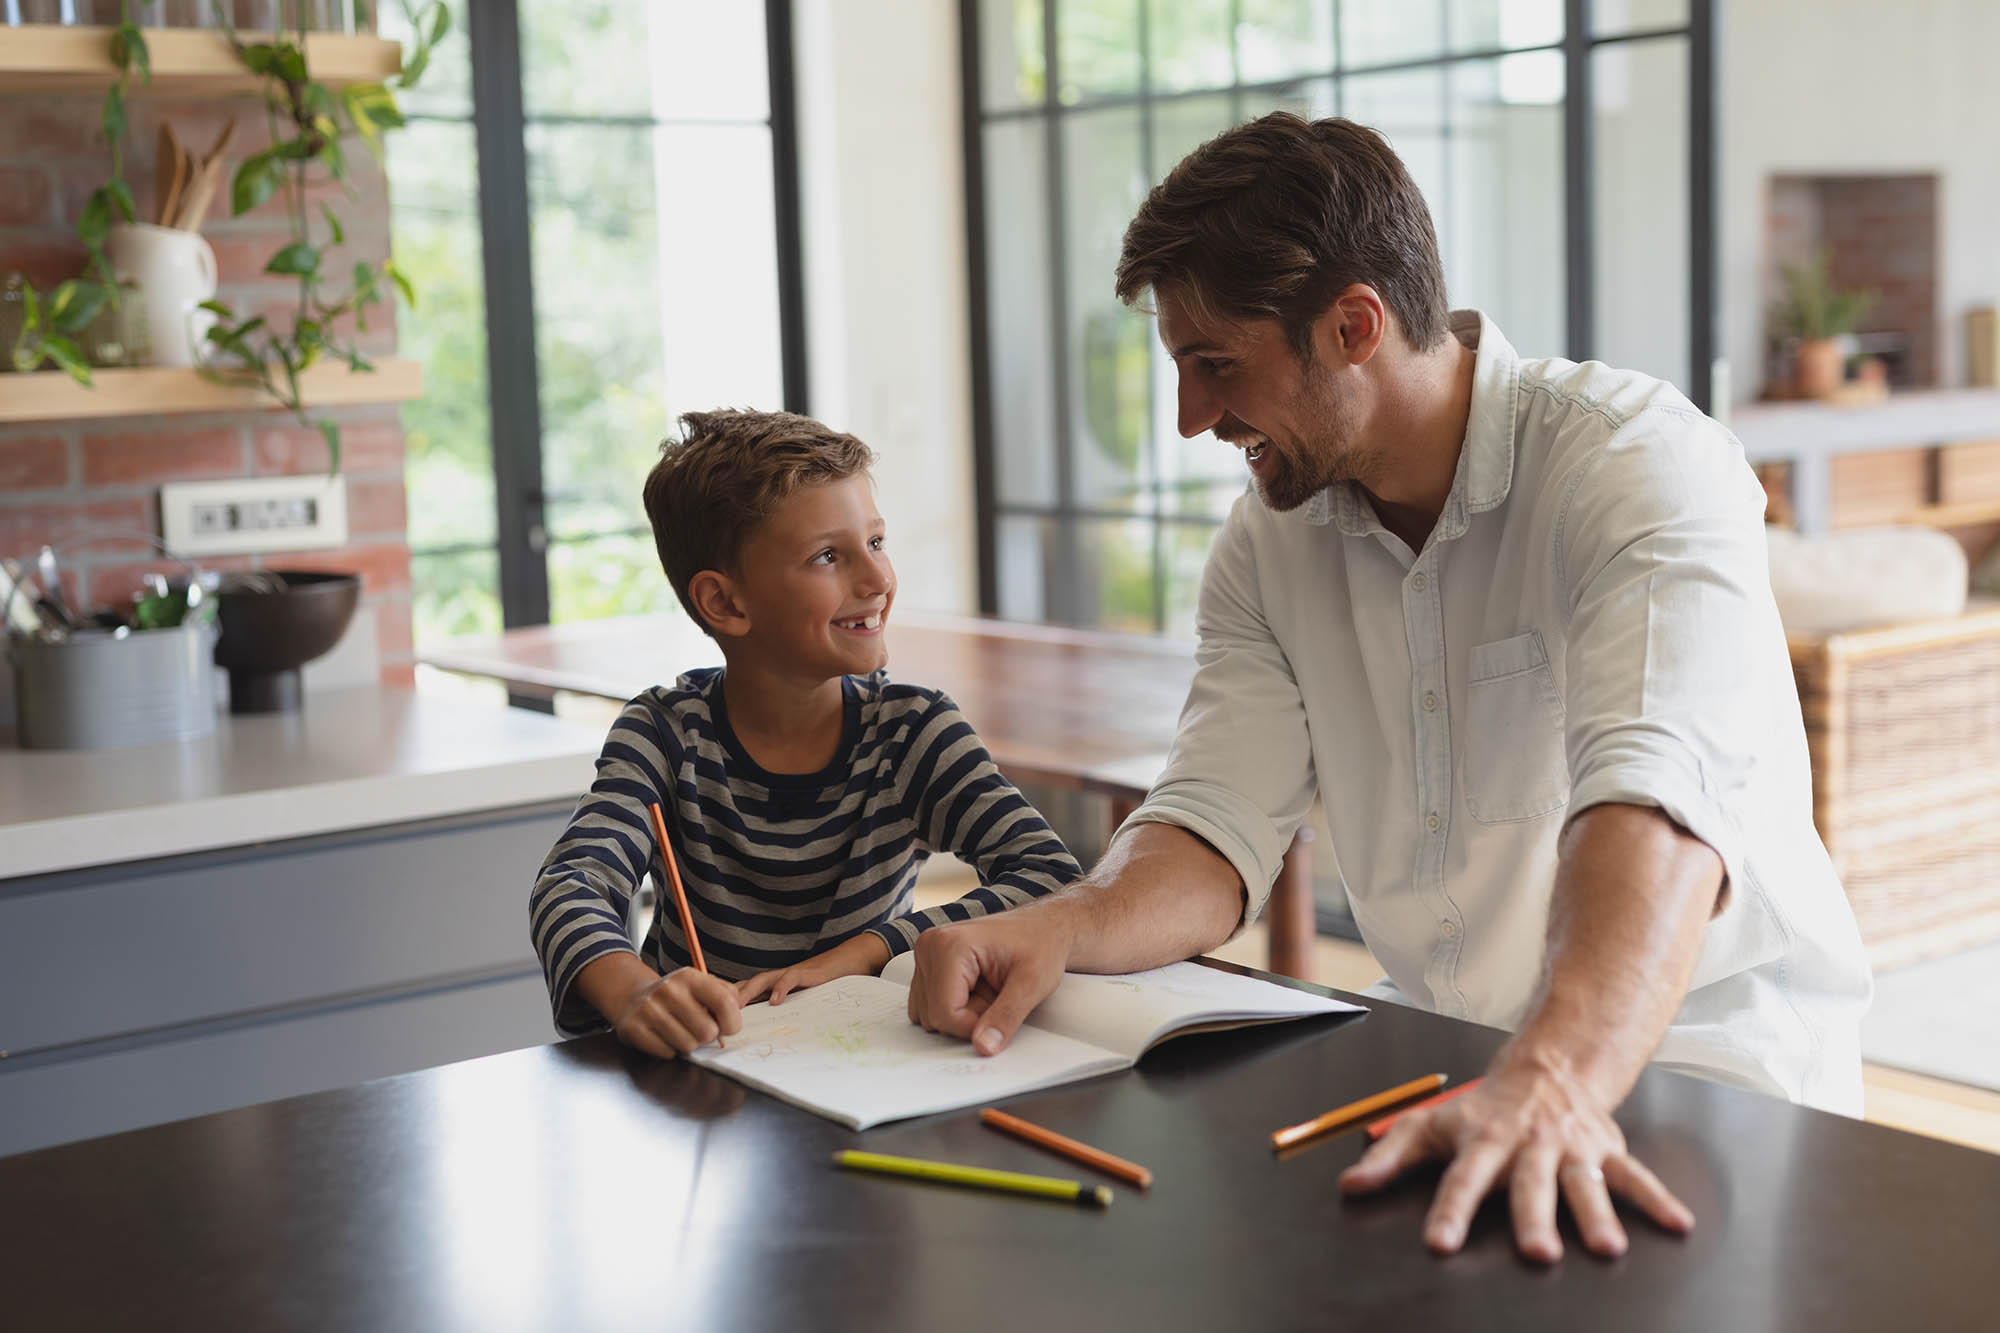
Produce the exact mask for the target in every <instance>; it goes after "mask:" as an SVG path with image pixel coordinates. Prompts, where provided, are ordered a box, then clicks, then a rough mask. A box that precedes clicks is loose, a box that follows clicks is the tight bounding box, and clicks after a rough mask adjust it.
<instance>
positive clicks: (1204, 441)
mask: <svg viewBox="0 0 2000 1333" xmlns="http://www.w3.org/2000/svg"><path fill="white" fill-rule="evenodd" d="M1233 115H1234V108H1233V105H1232V103H1231V100H1230V98H1229V97H1228V96H1227V95H1226V94H1225V95H1220V96H1215V97H1187V98H1177V99H1175V100H1174V101H1171V102H1161V103H1157V104H1156V105H1155V106H1154V108H1153V119H1154V129H1153V152H1154V170H1153V176H1154V178H1155V179H1158V178H1159V177H1162V176H1165V175H1166V173H1167V172H1169V171H1171V170H1173V168H1174V166H1175V165H1176V164H1177V163H1178V162H1179V161H1180V160H1181V158H1182V157H1184V156H1186V155H1187V154H1188V153H1189V152H1191V151H1193V150H1194V149H1195V148H1197V147H1199V146H1200V145H1201V144H1202V143H1203V142H1205V141H1206V140H1208V139H1211V138H1214V137H1215V136H1216V135H1217V134H1220V133H1221V132H1222V131H1224V130H1226V129H1228V128H1229V126H1230V124H1231V122H1232V119H1233ZM1145 336H1146V344H1147V351H1148V354H1149V374H1150V392H1151V395H1152V404H1153V408H1152V414H1151V423H1152V436H1153V457H1154V458H1156V459H1157V460H1158V464H1157V466H1158V481H1157V486H1158V490H1159V495H1158V498H1157V500H1155V501H1153V502H1152V503H1151V504H1149V505H1148V506H1147V507H1149V508H1151V507H1155V506H1157V507H1159V508H1161V509H1163V510H1165V511H1167V512H1175V511H1178V510H1181V509H1182V508H1184V507H1187V506H1189V505H1193V506H1195V507H1196V511H1197V512H1201V513H1206V512H1208V510H1207V505H1208V499H1207V491H1208V489H1209V488H1210V486H1211V484H1212V482H1213V480H1214V479H1215V478H1216V477H1218V476H1220V477H1223V478H1224V479H1225V480H1230V479H1233V481H1234V484H1235V486H1236V489H1238V490H1240V489H1242V473H1243V470H1242V467H1241V466H1240V465H1239V464H1238V463H1237V462H1236V457H1237V453H1236V450H1234V449H1232V448H1230V447H1229V446H1228V445H1225V444H1222V443H1221V442H1219V441H1218V440H1217V439H1216V438H1215V436H1213V435H1211V434H1210V433H1208V432H1207V431H1203V432H1202V433H1201V434H1199V435H1197V436H1195V437H1194V438H1193V439H1192V440H1184V439H1182V438H1181V433H1180V421H1179V418H1180V403H1179V383H1180V380H1179V374H1178V372H1177V371H1176V370H1175V368H1174V363H1173V361H1172V360H1171V359H1170V358H1169V357H1168V356H1167V355H1166V350H1165V349H1164V348H1162V347H1161V346H1160V338H1159V331H1158V329H1157V327H1156V326H1155V324H1154V321H1153V320H1152V319H1151V318H1150V317H1149V318H1147V320H1146V328H1145Z"/></svg>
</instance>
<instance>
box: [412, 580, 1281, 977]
mask: <svg viewBox="0 0 2000 1333" xmlns="http://www.w3.org/2000/svg"><path fill="white" fill-rule="evenodd" d="M888 637H889V674H890V676H891V677H892V678H894V679H896V680H905V681H909V682H911V683H912V684H917V685H928V686H931V687H933V688H936V689H941V690H944V691H945V692H946V693H948V694H950V695H951V696H952V698H953V699H955V700H956V701H957V702H958V706H959V707H960V708H961V709H962V710H963V711H964V713H965V716H966V719H967V720H968V721H970V722H971V723H972V726H973V729H974V730H975V731H977V732H978V733H979V736H980V739H981V740H982V741H984V742H985V743H986V748H987V750H988V751H989V752H990V753H991V754H992V755H993V762H994V763H996V764H998V765H999V766H1000V771H1001V772H1003V773H1005V774H1006V775H1007V776H1008V777H1009V778H1011V779H1013V780H1014V781H1015V782H1019V783H1038V784H1040V785H1043V786H1048V787H1055V788H1059V789H1063V790H1070V791H1088V792H1095V793H1097V794H1099V795H1102V796H1107V797H1109V798H1110V801H1111V814H1112V819H1113V822H1114V825H1115V824H1116V823H1122V822H1123V820H1124V818H1125V816H1126V815H1128V814H1130V813H1131V812H1132V810H1133V809H1134V808H1135V807H1136V806H1137V805H1138V803H1139V802H1140V801H1141V800H1143V799H1144V798H1145V795H1146V790H1147V788H1149V787H1150V786H1151V785H1152V783H1153V779H1154V778H1155V777H1157V776H1158V774H1159V772H1160V770H1161V769H1163V768H1164V767H1166V759H1167V749H1168V747H1169V746H1171V745H1172V744H1173V739H1174V729H1175V727H1176V725H1177V724H1178V723H1179V721H1180V712H1181V704H1182V703H1183V702H1185V701H1186V699H1187V690H1188V684H1189V682H1190V681H1192V680H1193V679H1194V644H1192V643H1186V642H1181V641H1178V640H1173V639H1163V638H1154V637H1149V636H1145V635H1138V634H1113V633H1106V632H1103V631H1098V630H1075V629H1065V628H1062V627H1059V626H1052V625H1027V624H1021V623H1019V622H1016V621H1007V620H993V619H988V618H985V617H977V616H942V615H931V614H923V613H919V612H910V611H897V612H896V613H895V614H894V615H893V616H891V618H890V621H889V627H888ZM422 660H423V661H424V662H426V663H428V664H429V665H431V666H434V667H438V668H440V669H442V670H445V671H452V672H457V673H459V674H462V675H472V676H483V677H486V678H488V679H492V680H498V681H500V682H502V683H503V684H505V685H506V686H507V689H508V691H509V693H510V694H512V695H514V696H517V697H526V698H529V699H547V698H551V697H553V696H554V695H556V694H558V693H570V694H586V695H593V696H596V697H598V698H604V699H616V700H618V701H620V702H623V701H624V700H626V699H630V698H631V697H632V696H633V695H635V694H638V693H639V692H640V691H641V690H644V689H647V688H648V687H650V686H653V685H657V684H660V683H662V681H664V680H670V679H672V677H673V676H674V675H676V674H678V673H680V672H682V671H686V670H689V669H690V668H693V667H701V666H718V665H720V664H721V662H722V653H721V651H720V650H719V649H717V648H716V646H715V641H714V640H712V639H710V638H709V637H708V636H707V635H705V634H703V633H702V632H701V631H700V630H699V629H698V628H696V627H695V625H694V623H693V622H692V621H690V620H689V619H688V618H687V617H686V616H684V615H680V614H678V613H675V614H670V615H649V616H620V617H614V618H612V619H608V620H592V621H579V622H577V623H574V624H568V625H536V626H531V627H528V628H524V629H515V630H508V631H506V632H505V633H503V634H498V635H490V636H483V637H473V638H463V639H454V640H451V641H449V642H447V643H443V644H439V645H437V646H435V647H433V648H429V649H426V650H425V651H424V653H423V654H422ZM1308 837H1310V834H1306V835H1303V836H1301V837H1299V838H1295V839H1294V840H1293V843H1292V847H1291V850H1290V852H1289V853H1288V854H1287V856H1286V858H1285V866H1284V869H1283V870H1282V871H1280V872H1279V875H1278V879H1277V882H1276V883H1275V884H1274V885H1273V886H1272V889H1271V898H1270V901H1269V902H1268V903H1267V904H1266V906H1265V909H1264V920H1265V921H1267V922H1268V923H1269V925H1270V937H1269V939H1270V955H1269V961H1270V965H1271V970H1272V971H1274V972H1280V973H1283V974H1284V975H1286V976H1292V977H1299V978H1302V979H1306V980H1310V979H1311V977H1312V941H1313V935H1314V913H1313V895H1312V862H1311V857H1310V851H1309V849H1308V847H1307V841H1306V839H1307V838H1308Z"/></svg>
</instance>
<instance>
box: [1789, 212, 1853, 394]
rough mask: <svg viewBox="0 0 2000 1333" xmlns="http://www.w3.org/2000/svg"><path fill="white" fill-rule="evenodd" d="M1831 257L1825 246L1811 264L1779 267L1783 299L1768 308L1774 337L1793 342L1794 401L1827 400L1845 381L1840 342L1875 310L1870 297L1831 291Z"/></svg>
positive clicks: (1843, 347)
mask: <svg viewBox="0 0 2000 1333" xmlns="http://www.w3.org/2000/svg"><path fill="white" fill-rule="evenodd" d="M1832 263H1833V252H1832V250H1831V249H1830V248H1828V247H1826V246H1821V247H1820V248H1819V249H1817V250H1815V251H1814V252H1813V254H1812V256H1811V257H1810V258H1809V259H1806V260H1804V261H1803V262H1801V263H1797V264H1786V265H1783V266H1782V267H1781V268H1780V270H1779V272H1780V274H1781V276H1782V277H1783V279H1784V284H1785V293H1784V295H1783V296H1782V297H1781V298H1779V300H1778V301H1777V303H1776V304H1775V305H1773V306H1772V307H1771V328H1772V332H1773V333H1775V334H1776V335H1777V337H1779V338H1781V339H1785V338H1789V339H1795V340H1796V341H1795V343H1794V344H1793V351H1792V384H1791V388H1792V396H1793V397H1795V398H1828V397H1832V396H1833V394H1834V392H1835V391H1836V390H1838V389H1839V388H1840V385H1841V383H1842V381H1844V380H1845V379H1846V377H1847V375H1846V369H1847V348H1846V344H1845V342H1844V341H1843V340H1844V339H1845V338H1846V336H1847V335H1848V334H1850V333H1852V332H1854V328H1855V325H1857V324H1859V323H1860V322H1861V317H1862V316H1863V315H1865V314H1867V313H1868V309H1869V307H1870V306H1872V305H1874V304H1875V296H1874V293H1872V292H1861V291H1845V290H1842V289H1840V288H1837V287H1835V286H1834V285H1833V276H1832V272H1831V268H1832Z"/></svg>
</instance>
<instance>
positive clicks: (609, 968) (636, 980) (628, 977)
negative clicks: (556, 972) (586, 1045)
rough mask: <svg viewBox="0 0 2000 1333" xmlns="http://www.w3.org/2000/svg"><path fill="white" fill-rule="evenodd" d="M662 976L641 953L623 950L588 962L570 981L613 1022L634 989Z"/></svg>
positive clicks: (573, 986) (576, 990)
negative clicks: (643, 958)
mask: <svg viewBox="0 0 2000 1333" xmlns="http://www.w3.org/2000/svg"><path fill="white" fill-rule="evenodd" d="M659 979H660V974H659V973H658V972H655V971H654V970H653V969H652V968H650V967H648V966H646V964H645V963H644V962H642V961H641V960H640V958H639V955H637V954H635V953H626V952H625V951H624V950H622V949H620V950H616V951H614V952H612V953H607V954H604V955H603V956H602V957H598V958H593V959H591V960H590V961H589V962H588V963H585V964H584V965H583V970H582V971H581V972H578V973H577V974H576V980H575V981H573V982H571V983H570V989H571V990H573V991H575V992H576V993H577V994H578V995H580V996H582V997H583V1001H584V1003H585V1004H588V1005H589V1006H590V1007H591V1008H593V1009H595V1010H596V1011H597V1012H598V1013H599V1014H601V1015H603V1016H604V1021H605V1022H607V1023H612V1022H616V1021H617V1018H618V1015H619V1013H620V1012H621V1011H622V1010H623V1009H624V1007H625V1001H626V1000H627V999H629V998H630V997H631V995H632V992H633V991H635V990H638V989H639V988H640V987H641V986H650V985H651V984H653V983H654V982H655V981H658V980H659Z"/></svg>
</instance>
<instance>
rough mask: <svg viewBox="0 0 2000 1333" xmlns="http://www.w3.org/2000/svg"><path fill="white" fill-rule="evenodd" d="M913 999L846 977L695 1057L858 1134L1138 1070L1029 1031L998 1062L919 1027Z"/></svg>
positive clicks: (763, 1013) (771, 1010)
mask: <svg viewBox="0 0 2000 1333" xmlns="http://www.w3.org/2000/svg"><path fill="white" fill-rule="evenodd" d="M908 1004H909V991H908V990H906V989H905V988H904V987H902V986H900V985H897V984H895V983H893V982H888V981H883V980H881V979H880V978H877V977H862V976H853V977H841V978H840V979H838V980H836V981H829V982H827V983H826V984H825V985H823V986H815V987H813V988H812V989H810V990H802V991H794V992H792V993H791V994H790V995H788V996H786V997H785V1002H784V1003H783V1004H782V1005H778V1006H776V1007H773V1006H771V1005H769V1004H753V1005H750V1006H748V1007H746V1008H745V1009H744V1010H743V1030H742V1031H741V1032H739V1033H736V1034H735V1035H733V1036H731V1037H730V1038H729V1039H728V1040H729V1049H728V1050H726V1051H719V1050H717V1049H716V1048H715V1047H713V1046H704V1047H702V1048H701V1049H700V1050H698V1051H696V1052H695V1053H694V1054H693V1055H691V1056H689V1057H688V1058H689V1059H690V1060H692V1061H694V1062H695V1063H696V1064H698V1065H701V1066H703V1067H704V1068H708V1069H713V1070H715V1071H717V1072H718V1073H723V1074H727V1075H729V1076H730V1077H731V1078H734V1079H737V1080H739V1081H740V1082H743V1083H746V1084H748V1085H749V1086H751V1087H753V1088H756V1089H757V1090H759V1091H760V1092H767V1093H769V1094H771V1095H772V1096H774V1097H777V1098H779V1099H781V1100H783V1101H787V1102H790V1103H791V1104H792V1105H794V1106H797V1107H800V1108H802V1109H804V1110H807V1111H811V1112H813V1113H814V1114H816V1115H823V1116H825V1117H827V1118H828V1119H830V1120H837V1121H839V1122H841V1123H842V1124H845V1125H849V1126H851V1127H853V1128H855V1129H866V1128H868V1127H869V1126H870V1125H878V1124H881V1123H883V1122H884V1121H889V1120H900V1119H903V1118H904V1117H906V1116H913V1115H929V1114H931V1113H933V1112H936V1111H950V1110H956V1109H958V1108H959V1107H963V1106H971V1105H975V1104H979V1105H983V1104H985V1103H986V1102H990V1101H995V1100H997V1099H999V1098H1002V1097H1011V1096H1013V1095H1015V1094H1017V1093H1022V1092H1032V1091H1034V1090H1036V1089H1038V1088H1046V1087H1053V1086H1055V1085H1057V1084H1060V1083H1067V1082H1070V1081H1072V1080H1074V1079H1081V1078H1088V1077H1090V1076H1092V1075H1094V1074H1101V1073H1109V1072H1111V1071H1113V1070H1118V1069H1123V1068H1125V1067H1126V1066H1127V1065H1129V1064H1130V1063H1131V1061H1129V1060H1126V1059H1122V1058H1120V1057H1119V1056H1117V1055H1113V1054H1111V1053H1109V1052H1107V1051H1103V1050H1099V1049H1097V1048H1095V1047H1092V1046H1088V1045H1084V1044H1082V1043H1080V1042H1077V1041H1074V1040H1072V1039H1070V1038H1068V1037H1063V1036H1058V1035H1056V1034H1055V1033H1051V1032H1034V1031H1031V1030H1027V1029H1024V1030H1023V1031H1022V1032H1021V1034H1020V1036H1019V1037H1017V1038H1016V1039H1015V1040H1014V1041H1013V1042H1012V1043H1011V1044H1010V1045H1009V1046H1008V1047H1007V1049H1006V1050H1004V1051H1002V1052H1001V1053H1000V1054H999V1055H996V1056H993V1057H991V1058H987V1057H982V1056H980V1055H978V1054H977V1053H975V1052H974V1051H973V1049H972V1048H971V1046H969V1045H967V1044H966V1043H965V1042H964V1041H962V1040H960V1039H958V1038H955V1037H944V1036H939V1035H938V1034H936V1033H934V1032H926V1031H924V1030H923V1029H922V1028H920V1027H918V1026H916V1025H915V1024H914V1023H912V1022H910V1019H909V1013H908Z"/></svg>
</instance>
